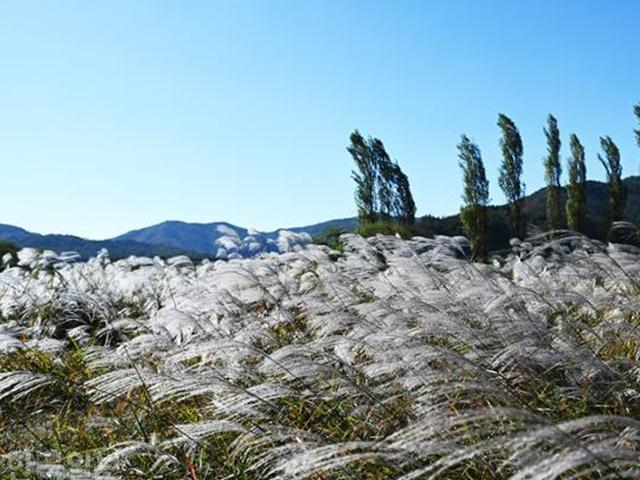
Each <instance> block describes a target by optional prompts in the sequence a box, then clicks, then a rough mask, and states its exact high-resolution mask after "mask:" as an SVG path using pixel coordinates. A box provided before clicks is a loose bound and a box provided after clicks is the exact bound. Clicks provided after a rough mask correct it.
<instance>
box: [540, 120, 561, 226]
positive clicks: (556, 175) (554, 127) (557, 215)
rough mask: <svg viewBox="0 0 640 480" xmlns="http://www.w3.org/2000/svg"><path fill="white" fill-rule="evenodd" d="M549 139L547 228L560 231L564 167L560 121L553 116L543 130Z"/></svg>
mask: <svg viewBox="0 0 640 480" xmlns="http://www.w3.org/2000/svg"><path fill="white" fill-rule="evenodd" d="M543 131H544V135H545V137H546V138H547V156H546V157H545V159H544V178H545V181H546V183H547V228H548V229H549V230H558V229H560V228H561V225H560V222H561V211H560V193H561V191H562V187H561V185H560V176H561V175H562V165H561V163H560V146H561V145H562V142H561V141H560V130H559V129H558V121H557V120H556V118H555V117H554V116H553V115H551V114H550V115H549V117H548V118H547V127H546V128H544V129H543Z"/></svg>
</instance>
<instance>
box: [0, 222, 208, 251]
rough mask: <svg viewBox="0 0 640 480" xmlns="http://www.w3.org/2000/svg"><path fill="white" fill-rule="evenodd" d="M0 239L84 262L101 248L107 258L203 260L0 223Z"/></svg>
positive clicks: (147, 247) (139, 245) (148, 247)
mask: <svg viewBox="0 0 640 480" xmlns="http://www.w3.org/2000/svg"><path fill="white" fill-rule="evenodd" d="M0 240H2V241H7V242H13V243H16V244H18V245H20V246H22V247H32V248H41V249H48V250H53V251H55V252H65V251H74V252H77V253H79V254H80V256H81V257H82V258H84V259H88V258H89V257H92V256H94V255H95V254H96V253H97V252H98V251H100V250H101V249H103V248H106V249H107V250H108V251H109V255H110V256H111V258H124V257H128V256H130V255H137V256H151V257H153V256H159V257H163V258H167V257H172V256H175V255H182V254H188V255H189V256H191V257H192V258H196V259H200V258H204V257H205V255H203V254H202V253H198V252H194V251H185V250H182V249H179V248H174V247H171V246H165V245H149V244H145V243H141V242H136V241H132V240H87V239H85V238H81V237H76V236H74V235H57V234H49V235H41V234H39V233H32V232H29V231H27V230H25V229H23V228H19V227H14V226H12V225H2V224H0Z"/></svg>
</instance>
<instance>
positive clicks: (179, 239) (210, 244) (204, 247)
mask: <svg viewBox="0 0 640 480" xmlns="http://www.w3.org/2000/svg"><path fill="white" fill-rule="evenodd" d="M356 225H357V220H356V219H355V218H342V219H336V220H329V221H326V222H322V223H316V224H313V225H306V226H303V227H291V228H287V229H285V230H288V231H291V232H295V233H308V234H309V235H311V236H312V237H314V236H317V235H321V234H322V233H323V232H324V231H325V230H327V229H328V228H338V229H343V230H349V231H351V230H354V229H355V227H356ZM282 230H283V229H278V230H274V231H272V232H256V231H252V230H249V229H247V228H243V227H238V226H236V225H233V224H231V223H227V222H212V223H187V222H181V221H175V220H172V221H167V222H162V223H159V224H157V225H151V226H149V227H145V228H141V229H139V230H133V231H131V232H127V233H124V234H122V235H120V236H118V237H115V238H114V240H119V241H122V240H133V241H136V242H142V243H147V244H150V245H165V246H170V247H174V248H178V249H182V250H191V251H194V252H200V253H202V254H207V255H215V254H216V251H217V248H218V246H217V245H216V242H217V241H218V240H219V239H220V238H222V237H223V236H232V237H239V238H241V239H242V238H244V237H247V236H251V237H256V238H261V239H262V241H263V243H264V242H265V241H266V240H276V239H277V238H278V236H279V232H281V231H282Z"/></svg>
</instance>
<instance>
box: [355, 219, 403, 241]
mask: <svg viewBox="0 0 640 480" xmlns="http://www.w3.org/2000/svg"><path fill="white" fill-rule="evenodd" d="M356 233H357V234H358V235H362V236H363V237H373V236H374V235H377V234H379V233H380V234H382V235H395V234H398V235H400V236H401V237H402V238H411V237H412V236H413V235H414V230H413V228H412V226H411V225H407V224H402V223H396V222H390V221H388V220H377V221H375V222H361V223H359V224H358V229H357V230H356Z"/></svg>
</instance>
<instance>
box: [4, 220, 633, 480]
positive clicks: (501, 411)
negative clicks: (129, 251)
mask: <svg viewBox="0 0 640 480" xmlns="http://www.w3.org/2000/svg"><path fill="white" fill-rule="evenodd" d="M550 238H551V237H546V236H541V237H538V238H534V239H531V241H530V242H525V243H522V244H517V245H515V246H514V248H515V250H514V253H513V254H511V255H510V256H508V257H505V258H496V259H494V262H493V264H491V265H485V264H476V263H471V262H469V261H468V260H467V259H465V258H464V252H466V251H468V249H467V244H466V241H465V240H464V239H461V238H448V237H437V238H435V239H425V238H415V239H413V240H401V239H398V238H395V237H383V236H378V237H373V238H369V239H363V238H361V237H359V236H356V235H344V236H342V237H341V239H340V242H341V245H342V246H343V249H342V250H343V251H342V252H341V253H340V255H336V252H334V251H331V250H330V249H329V248H328V247H324V246H313V245H311V246H307V247H306V248H304V249H300V250H299V251H296V252H292V253H287V254H281V255H278V254H265V255H262V256H261V257H259V258H256V259H251V260H232V261H229V262H221V261H218V262H213V263H212V262H208V261H205V262H203V263H202V264H200V265H194V264H192V263H191V262H190V261H189V260H188V259H187V258H185V257H180V258H177V259H171V260H168V261H162V260H159V259H145V258H130V259H126V260H119V261H115V262H112V261H110V260H109V258H108V256H107V255H106V254H104V253H103V254H101V255H99V256H98V257H96V258H94V259H92V260H90V261H88V262H85V263H74V262H72V261H69V258H68V257H67V258H60V257H57V256H55V255H52V254H50V253H45V254H38V253H36V252H34V251H29V250H23V251H22V252H20V260H19V262H18V266H16V267H10V268H8V269H6V270H5V271H4V272H2V273H0V315H1V320H2V321H1V323H0V409H1V410H0V411H1V420H0V455H1V460H0V469H3V470H1V471H2V472H3V475H9V474H13V475H15V476H16V477H17V478H33V477H42V478H52V477H54V478H98V476H101V477H104V478H131V479H137V478H140V479H147V478H176V479H204V478H238V479H256V478H284V479H314V480H316V479H382V478H394V479H407V480H408V479H413V478H443V479H494V478H499V479H500V478H505V479H506V478H512V479H523V480H524V479H552V478H553V479H555V478H558V479H609V478H610V479H619V478H640V365H639V362H640V308H639V304H640V251H639V250H637V249H635V248H633V247H629V246H623V245H615V244H614V245H608V246H607V245H603V244H600V243H597V242H593V241H590V240H588V239H586V238H584V237H581V236H577V235H575V234H571V233H570V232H554V235H553V237H552V239H550Z"/></svg>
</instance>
